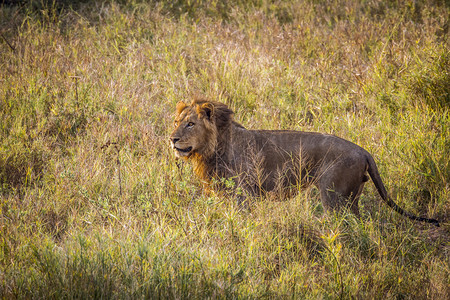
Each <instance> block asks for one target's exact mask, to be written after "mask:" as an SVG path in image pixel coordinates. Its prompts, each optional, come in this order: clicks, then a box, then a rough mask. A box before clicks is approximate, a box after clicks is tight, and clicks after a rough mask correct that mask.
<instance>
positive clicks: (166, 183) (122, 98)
mask: <svg viewBox="0 0 450 300" xmlns="http://www.w3.org/2000/svg"><path fill="white" fill-rule="evenodd" d="M448 10H449V7H448V6H446V4H444V3H442V4H440V3H439V2H435V1H405V2H395V3H394V2H392V3H391V2H389V3H387V4H386V3H385V1H370V2H364V3H362V2H360V1H335V2H329V1H250V2H247V1H218V2H214V1H213V3H210V2H209V1H175V2H155V3H151V4H149V3H146V2H141V1H118V2H115V1H107V2H97V1H90V2H87V3H81V4H80V3H77V2H70V1H62V2H58V3H56V2H54V3H53V2H48V1H47V2H46V1H31V2H29V3H27V4H25V5H24V6H23V7H21V8H20V7H18V6H13V5H2V6H0V32H1V34H2V36H1V37H0V41H1V42H0V119H1V120H2V121H1V123H0V124H1V127H0V141H1V144H0V183H1V185H0V194H1V197H0V227H1V231H0V235H1V236H0V249H1V250H0V266H1V267H0V281H1V283H0V297H2V298H33V297H34V298H58V299H59V298H88V297H92V298H133V299H134V298H183V299H185V298H194V299H196V298H256V297H267V298H282V297H291V296H292V297H294V298H300V299H303V298H311V299H317V298H414V299H417V298H419V299H420V298H431V299H446V298H448V296H449V295H448V282H449V265H448V254H449V253H448V250H449V247H448V243H449V238H448V237H449V229H448V228H449V227H448V222H447V218H448V211H449V201H448V200H449V198H450V193H449V192H450V190H449V186H448V182H449V181H450V172H449V164H448V157H449V155H450V153H449V151H450V150H449V149H450V144H449V140H450V130H449V124H450V115H449V110H448V109H449V85H448V82H449V81H450V78H449V69H450V66H449V54H448V53H449V40H448V22H449V19H448ZM194 94H202V95H205V96H206V97H209V98H211V99H215V100H219V101H222V102H226V103H227V104H228V105H229V106H230V107H232V108H233V110H234V111H235V112H236V114H235V119H236V120H237V121H238V122H240V123H242V124H243V125H244V126H245V127H247V128H253V129H256V128H264V129H296V130H305V131H320V132H326V133H332V134H335V135H338V136H341V137H343V138H346V139H348V140H351V141H353V142H355V143H357V144H359V145H361V146H362V147H364V148H365V149H367V150H369V152H371V153H372V154H373V156H374V158H375V160H376V161H377V164H378V166H379V169H380V172H381V176H382V178H383V181H384V182H385V184H386V186H387V188H388V190H389V192H390V194H391V195H392V196H393V198H394V199H395V200H396V202H398V203H399V204H400V205H401V206H402V207H404V208H405V209H407V210H408V211H411V212H414V213H415V214H419V215H423V216H428V217H433V218H437V219H439V221H441V227H440V228H438V229H436V228H433V227H431V226H429V225H427V224H421V223H417V222H412V221H409V220H405V218H403V217H401V216H399V215H398V214H396V213H394V212H392V211H391V210H390V209H389V208H388V207H387V206H386V205H384V204H382V203H381V202H380V199H379V196H378V194H377V192H376V190H375V189H374V187H373V185H372V184H371V183H369V184H367V185H366V186H367V187H366V189H365V192H364V194H363V196H362V199H361V202H362V205H361V206H362V209H361V215H362V218H361V219H356V218H355V217H354V216H352V215H350V214H345V213H343V214H340V215H329V214H324V213H323V208H322V206H321V204H320V201H319V198H318V193H317V191H316V190H314V189H311V190H301V192H300V193H299V194H298V195H296V196H295V197H294V198H292V199H290V200H288V201H268V200H264V199H251V201H252V205H251V209H249V210H244V211H242V210H240V208H239V207H238V206H237V203H236V201H235V199H232V198H231V197H230V196H227V195H219V194H216V193H214V192H213V191H212V192H210V193H207V192H206V191H204V190H203V185H202V184H201V183H200V182H199V181H198V180H197V179H196V178H195V177H194V176H193V173H192V169H191V167H190V166H189V165H188V164H182V163H181V164H180V162H177V161H176V160H175V157H174V155H173V153H172V152H171V150H170V146H169V143H168V139H167V137H168V135H169V133H170V131H171V129H172V119H173V113H174V109H175V103H176V102H178V101H179V100H185V101H187V102H189V101H190V100H189V98H190V97H191V96H192V95H194Z"/></svg>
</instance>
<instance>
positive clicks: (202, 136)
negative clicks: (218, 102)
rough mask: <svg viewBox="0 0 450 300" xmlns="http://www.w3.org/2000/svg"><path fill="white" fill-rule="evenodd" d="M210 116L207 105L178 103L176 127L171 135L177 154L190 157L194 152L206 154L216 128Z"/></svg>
mask: <svg viewBox="0 0 450 300" xmlns="http://www.w3.org/2000/svg"><path fill="white" fill-rule="evenodd" d="M210 117H211V110H210V109H209V107H206V106H205V105H194V106H187V105H186V104H185V103H183V102H180V103H178V104H177V116H176V117H175V122H174V126H175V129H174V131H173V133H172V134H171V136H170V141H171V143H172V147H173V149H174V150H175V155H176V156H178V157H182V158H189V157H190V156H191V155H192V154H193V153H196V152H197V153H200V154H204V153H205V152H206V151H207V150H208V149H209V148H211V142H212V141H213V139H212V136H211V135H212V134H213V133H214V130H212V128H213V127H212V125H213V123H212V121H211V118H210Z"/></svg>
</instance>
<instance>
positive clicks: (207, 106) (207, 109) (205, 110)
mask: <svg viewBox="0 0 450 300" xmlns="http://www.w3.org/2000/svg"><path fill="white" fill-rule="evenodd" d="M197 112H198V113H199V114H200V115H202V116H204V117H206V118H208V120H211V118H212V117H213V115H214V105H212V104H211V103H209V102H206V103H203V104H202V105H201V106H199V107H197Z"/></svg>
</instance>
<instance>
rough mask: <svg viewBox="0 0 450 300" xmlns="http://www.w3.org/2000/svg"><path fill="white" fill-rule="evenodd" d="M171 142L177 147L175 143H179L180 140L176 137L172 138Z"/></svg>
mask: <svg viewBox="0 0 450 300" xmlns="http://www.w3.org/2000/svg"><path fill="white" fill-rule="evenodd" d="M171 140H172V143H173V144H174V145H175V143H176V142H178V141H179V140H180V139H179V138H176V137H174V138H171Z"/></svg>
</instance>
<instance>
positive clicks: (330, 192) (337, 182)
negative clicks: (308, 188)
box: [317, 177, 365, 217]
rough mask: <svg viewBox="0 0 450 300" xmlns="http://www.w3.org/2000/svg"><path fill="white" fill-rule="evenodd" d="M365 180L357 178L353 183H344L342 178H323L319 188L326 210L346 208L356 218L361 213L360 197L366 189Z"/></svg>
mask: <svg viewBox="0 0 450 300" xmlns="http://www.w3.org/2000/svg"><path fill="white" fill-rule="evenodd" d="M364 183H365V182H364V180H361V179H360V178H357V179H356V178H355V179H354V180H352V181H348V178H347V180H346V181H342V180H341V178H325V177H324V178H321V180H320V181H319V182H318V184H317V187H318V188H319V191H320V198H321V200H322V204H323V206H324V208H325V210H332V211H340V210H342V209H344V208H348V209H350V211H351V212H352V213H353V214H354V215H355V216H356V217H360V213H359V197H360V195H361V193H362V191H363V188H364Z"/></svg>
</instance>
